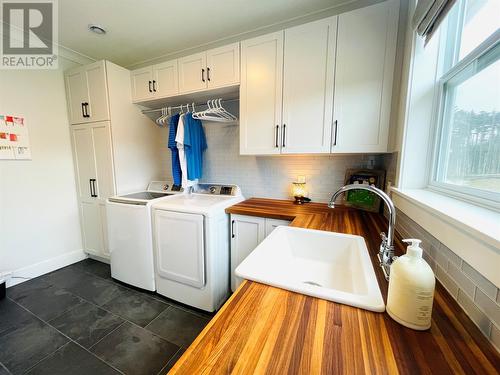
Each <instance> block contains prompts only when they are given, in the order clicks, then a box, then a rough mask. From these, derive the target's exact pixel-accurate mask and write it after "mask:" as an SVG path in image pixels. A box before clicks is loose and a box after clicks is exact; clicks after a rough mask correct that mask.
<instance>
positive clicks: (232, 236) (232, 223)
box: [231, 220, 234, 238]
mask: <svg viewBox="0 0 500 375" xmlns="http://www.w3.org/2000/svg"><path fill="white" fill-rule="evenodd" d="M231 238H234V220H232V221H231Z"/></svg>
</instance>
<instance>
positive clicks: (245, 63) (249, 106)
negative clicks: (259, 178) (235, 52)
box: [240, 31, 283, 155]
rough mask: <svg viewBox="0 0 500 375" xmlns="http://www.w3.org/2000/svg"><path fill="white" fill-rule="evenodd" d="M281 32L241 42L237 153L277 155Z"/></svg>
mask: <svg viewBox="0 0 500 375" xmlns="http://www.w3.org/2000/svg"><path fill="white" fill-rule="evenodd" d="M282 70H283V32H282V31H280V32H276V33H272V34H268V35H264V36H261V37H258V38H254V39H250V40H245V41H244V42H241V86H240V154H242V155H266V154H279V153H280V126H281V123H282V122H281V104H282V74H283V72H282Z"/></svg>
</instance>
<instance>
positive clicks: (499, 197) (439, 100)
mask: <svg viewBox="0 0 500 375" xmlns="http://www.w3.org/2000/svg"><path fill="white" fill-rule="evenodd" d="M457 5H458V9H456V10H455V11H456V12H458V15H455V17H451V18H450V22H448V25H447V26H446V30H443V32H442V33H441V40H440V47H439V54H440V55H441V58H440V64H439V65H440V69H439V70H440V71H443V70H445V69H446V70H447V71H446V72H445V73H444V74H443V75H442V76H441V78H440V79H439V80H438V81H437V95H436V100H435V104H434V110H433V112H434V115H433V117H434V120H433V121H432V123H433V128H434V129H432V132H431V134H432V137H433V139H431V143H430V144H431V155H432V157H431V158H430V168H429V169H428V170H429V171H430V173H429V176H428V189H430V190H434V191H436V192H438V193H441V194H445V195H448V196H452V197H454V198H458V199H461V200H465V201H468V202H470V203H473V204H476V205H479V206H483V207H486V208H489V209H494V210H497V211H500V193H497V192H493V191H487V190H481V189H475V188H470V187H467V186H460V185H455V184H450V183H446V182H442V181H439V180H438V177H439V172H440V171H439V158H440V152H441V149H442V148H441V142H442V136H443V132H444V130H445V127H446V124H445V123H444V120H445V117H446V110H447V100H446V99H447V98H446V89H445V85H446V84H447V83H448V82H449V81H450V80H452V79H453V78H455V77H457V76H458V75H459V74H461V73H464V72H465V71H466V70H467V69H474V64H476V63H477V61H478V59H480V58H481V57H482V56H484V55H485V54H487V53H488V52H489V51H490V50H492V49H493V48H495V47H497V46H498V44H499V43H500V29H497V30H496V31H495V32H494V33H493V34H491V35H490V36H489V37H488V38H487V39H486V40H484V41H483V42H482V43H481V44H480V45H479V46H477V47H476V48H475V49H474V50H472V51H471V52H470V53H469V54H468V55H466V56H465V57H464V58H463V59H462V60H460V61H459V62H458V63H456V64H455V65H454V66H452V67H451V68H449V67H450V66H451V65H452V64H453V62H454V61H456V59H457V56H458V44H459V41H460V35H461V28H458V25H459V24H461V20H462V19H463V9H464V5H465V1H460V2H459V3H458V4H457ZM450 16H451V14H450ZM450 30H451V31H452V35H453V39H452V38H450V32H449V31H450ZM450 39H452V40H451V44H452V45H451V46H450V43H449V42H450ZM497 48H498V47H497ZM447 68H448V69H447ZM477 73H479V72H476V73H473V74H472V75H471V76H470V77H473V76H474V75H475V74H477ZM470 77H469V78H470Z"/></svg>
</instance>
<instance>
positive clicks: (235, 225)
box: [231, 215, 290, 292]
mask: <svg viewBox="0 0 500 375" xmlns="http://www.w3.org/2000/svg"><path fill="white" fill-rule="evenodd" d="M289 224H290V221H287V220H276V219H266V218H263V217H256V216H246V215H231V290H232V291H233V292H234V291H235V290H236V289H237V288H238V286H240V284H241V283H242V282H243V279H241V278H239V277H237V276H235V274H234V270H235V269H236V267H238V265H239V264H240V263H241V262H242V261H243V260H244V259H245V258H246V257H247V256H248V255H249V254H250V253H251V252H252V251H253V250H254V249H255V248H256V247H257V246H258V245H259V244H260V243H261V242H262V241H263V240H264V238H266V237H267V236H268V235H269V234H271V232H272V231H273V230H274V229H276V227H278V226H279V225H289Z"/></svg>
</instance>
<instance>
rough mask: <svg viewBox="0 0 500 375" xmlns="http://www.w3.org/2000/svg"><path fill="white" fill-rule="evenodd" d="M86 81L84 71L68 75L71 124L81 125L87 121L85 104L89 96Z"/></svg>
mask: <svg viewBox="0 0 500 375" xmlns="http://www.w3.org/2000/svg"><path fill="white" fill-rule="evenodd" d="M85 81H86V77H85V71H83V70H82V69H79V70H73V71H71V72H69V73H68V74H66V93H67V98H68V110H69V117H70V119H69V120H70V123H71V124H79V123H82V122H85V121H86V119H87V118H86V116H85V109H84V105H83V103H85V102H88V100H89V94H88V90H87V84H86V82H85Z"/></svg>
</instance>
